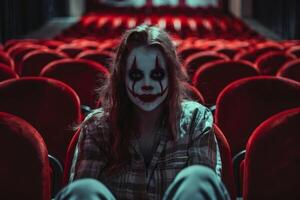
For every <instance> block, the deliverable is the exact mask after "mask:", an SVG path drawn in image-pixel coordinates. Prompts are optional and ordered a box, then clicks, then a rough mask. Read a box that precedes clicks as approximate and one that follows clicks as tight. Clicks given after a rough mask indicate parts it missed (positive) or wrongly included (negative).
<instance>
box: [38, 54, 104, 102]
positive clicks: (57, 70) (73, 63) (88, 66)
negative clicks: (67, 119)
mask: <svg viewBox="0 0 300 200" xmlns="http://www.w3.org/2000/svg"><path fill="white" fill-rule="evenodd" d="M108 74H109V72H108V70H107V69H106V68H105V67H103V66H102V65H100V64H98V63H95V62H93V61H88V60H79V59H77V60H74V59H63V60H58V61H55V62H52V63H50V64H49V65H47V66H46V67H45V68H44V69H43V70H42V72H41V76H44V77H49V78H54V79H57V80H60V81H62V82H64V83H66V84H68V85H69V86H71V87H72V88H73V89H74V90H75V91H76V93H77V94H78V96H79V98H80V101H81V104H82V105H84V106H89V107H90V108H96V105H97V100H98V93H97V92H96V89H98V88H99V87H101V86H102V85H103V84H104V82H105V80H106V79H107V77H108Z"/></svg>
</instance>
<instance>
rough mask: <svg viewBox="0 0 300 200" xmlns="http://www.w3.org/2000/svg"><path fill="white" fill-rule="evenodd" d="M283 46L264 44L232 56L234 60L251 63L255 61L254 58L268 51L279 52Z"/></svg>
mask: <svg viewBox="0 0 300 200" xmlns="http://www.w3.org/2000/svg"><path fill="white" fill-rule="evenodd" d="M281 51H283V48H281V47H278V46H273V45H266V46H261V47H257V48H254V49H252V50H249V51H246V52H241V53H238V54H236V55H235V56H234V60H246V61H249V62H252V63H255V61H256V59H257V58H258V57H259V56H260V55H263V54H265V53H268V52H281Z"/></svg>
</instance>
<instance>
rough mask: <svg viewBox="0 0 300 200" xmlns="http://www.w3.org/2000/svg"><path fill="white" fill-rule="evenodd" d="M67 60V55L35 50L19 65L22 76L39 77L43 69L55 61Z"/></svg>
mask: <svg viewBox="0 0 300 200" xmlns="http://www.w3.org/2000/svg"><path fill="white" fill-rule="evenodd" d="M64 58H67V55H66V54H64V53H62V52H57V51H54V50H49V49H47V50H35V51H32V52H30V53H28V54H27V55H26V56H25V57H24V58H23V59H22V62H21V63H20V65H19V72H20V75H21V76H39V74H40V73H41V71H42V69H43V68H44V67H45V66H46V65H47V64H49V63H51V62H53V61H55V60H61V59H64Z"/></svg>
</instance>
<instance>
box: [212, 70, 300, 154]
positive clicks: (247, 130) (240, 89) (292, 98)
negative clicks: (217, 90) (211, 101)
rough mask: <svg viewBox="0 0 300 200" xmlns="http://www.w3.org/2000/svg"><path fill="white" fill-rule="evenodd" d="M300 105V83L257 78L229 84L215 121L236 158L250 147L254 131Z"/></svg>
mask: <svg viewBox="0 0 300 200" xmlns="http://www.w3.org/2000/svg"><path fill="white" fill-rule="evenodd" d="M298 106H300V83H298V82H296V81H293V80H290V79H285V78H278V77H269V76H256V77H250V78H244V79H240V80H238V81H235V82H233V83H231V84H230V85H228V86H227V87H226V88H225V89H224V90H223V91H222V92H221V94H220V95H219V97H218V99H217V103H216V112H215V122H216V124H217V125H218V126H219V127H220V129H221V130H222V131H223V133H224V135H225V137H226V138H227V140H228V143H229V145H230V147H231V150H232V153H233V155H235V154H237V153H238V152H240V151H242V150H244V149H245V147H246V143H247V140H248V138H249V136H250V135H251V133H252V131H253V130H254V129H255V128H256V127H257V126H258V125H259V124H260V123H261V122H262V121H264V120H266V119H267V118H269V117H270V116H272V115H274V114H276V113H278V112H281V111H283V110H286V109H289V108H294V107H298Z"/></svg>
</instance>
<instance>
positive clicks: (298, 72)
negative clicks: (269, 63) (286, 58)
mask: <svg viewBox="0 0 300 200" xmlns="http://www.w3.org/2000/svg"><path fill="white" fill-rule="evenodd" d="M276 76H281V77H285V78H289V79H292V80H295V81H298V82H300V58H299V59H296V60H292V61H290V62H287V63H286V64H285V65H284V66H283V67H282V68H281V69H280V70H279V71H278V72H277V74H276Z"/></svg>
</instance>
